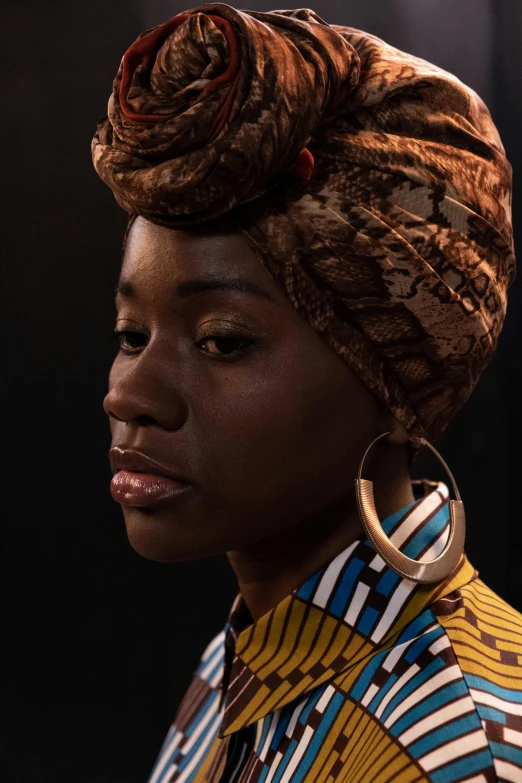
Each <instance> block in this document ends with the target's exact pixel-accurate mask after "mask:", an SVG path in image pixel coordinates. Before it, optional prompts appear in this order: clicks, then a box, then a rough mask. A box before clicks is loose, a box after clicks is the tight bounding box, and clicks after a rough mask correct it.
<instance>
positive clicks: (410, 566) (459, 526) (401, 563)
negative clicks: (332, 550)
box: [355, 431, 466, 584]
mask: <svg viewBox="0 0 522 783" xmlns="http://www.w3.org/2000/svg"><path fill="white" fill-rule="evenodd" d="M391 432H392V431H390V432H383V433H382V435H379V436H378V437H377V438H375V440H373V441H372V442H371V443H370V445H369V446H368V448H367V449H366V451H365V452H364V456H363V458H362V460H361V464H360V465H359V473H358V475H357V478H356V479H355V497H356V499H357V508H358V511H359V517H360V519H361V522H362V525H363V527H364V530H365V532H366V535H367V536H368V538H369V539H370V541H371V542H372V544H373V546H374V548H375V550H376V551H377V553H378V554H379V555H380V556H381V557H382V559H383V560H384V562H385V563H386V564H387V565H389V566H390V568H393V570H394V571H396V572H397V573H398V574H400V575H401V576H403V577H405V578H406V579H411V580H412V581H414V582H420V583H422V584H428V583H430V582H440V581H441V580H443V579H445V578H446V577H448V576H449V575H450V574H451V573H452V572H453V570H454V569H455V567H456V565H457V563H458V562H459V560H460V556H461V554H462V552H463V549H464V539H465V536H466V516H465V513H464V504H463V502H462V500H461V499H460V494H459V490H458V488H457V484H456V482H455V479H454V478H453V475H452V473H451V471H450V469H449V468H448V466H447V464H446V462H445V461H444V459H443V458H442V456H441V455H440V454H439V452H438V451H437V450H436V449H435V448H434V446H432V445H431V443H428V441H427V440H424V438H419V439H418V441H419V442H420V443H421V445H423V446H428V448H429V449H431V451H432V452H433V453H434V454H435V456H436V457H438V458H439V460H440V461H441V463H442V465H443V466H444V468H445V470H446V472H447V474H448V476H449V478H450V479H451V483H452V485H453V490H454V492H455V495H456V498H457V499H456V500H450V501H449V511H450V531H449V536H448V541H447V543H446V547H445V548H444V550H443V551H442V552H441V553H440V555H439V556H438V557H436V558H435V559H434V560H430V561H429V562H427V563H421V562H419V561H418V560H413V559H412V558H410V557H407V556H406V555H404V554H403V553H402V552H401V551H400V550H399V549H397V548H396V547H395V546H394V545H393V544H392V543H391V541H390V539H389V538H388V536H387V535H386V533H385V532H384V530H383V529H382V526H381V522H380V520H379V517H378V516H377V510H376V508H375V499H374V495H373V481H370V480H368V479H363V478H361V475H362V470H363V466H364V462H365V460H366V457H367V455H368V452H369V451H370V449H371V447H372V446H373V444H374V443H376V442H377V441H378V440H380V439H381V438H384V437H385V436H386V435H390V434H391Z"/></svg>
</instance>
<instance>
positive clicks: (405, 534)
mask: <svg viewBox="0 0 522 783" xmlns="http://www.w3.org/2000/svg"><path fill="white" fill-rule="evenodd" d="M443 505H444V500H443V499H442V498H441V496H440V493H439V492H437V490H434V491H433V492H430V494H429V495H426V497H425V498H422V500H421V502H420V503H419V505H418V506H417V507H416V508H414V509H413V510H412V512H411V514H410V515H409V516H408V517H406V519H404V520H403V521H402V522H401V523H400V524H399V526H398V527H397V529H396V530H395V532H394V533H392V534H391V536H390V541H391V542H392V544H393V545H394V546H396V547H397V549H400V547H401V545H402V544H404V542H405V541H406V539H407V538H409V537H410V535H411V534H412V533H413V532H414V531H415V530H416V529H417V528H418V527H419V526H420V525H422V523H423V522H424V521H425V520H426V518H427V517H429V516H430V515H431V514H433V512H434V511H435V510H436V509H437V508H439V507H440V506H443ZM419 562H421V561H419Z"/></svg>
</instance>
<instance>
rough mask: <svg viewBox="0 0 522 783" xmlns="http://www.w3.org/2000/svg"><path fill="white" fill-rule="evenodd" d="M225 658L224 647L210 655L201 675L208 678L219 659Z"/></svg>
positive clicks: (202, 677)
mask: <svg viewBox="0 0 522 783" xmlns="http://www.w3.org/2000/svg"><path fill="white" fill-rule="evenodd" d="M224 658H225V653H224V650H223V649H220V650H216V651H215V652H214V653H213V654H212V655H210V656H209V658H208V661H207V663H206V665H205V666H204V667H203V669H202V670H201V673H200V675H199V676H200V677H201V679H202V680H206V679H207V677H208V675H209V674H210V672H211V671H212V669H213V668H214V666H216V665H217V663H218V661H219V660H220V659H221V660H222V661H223V660H224Z"/></svg>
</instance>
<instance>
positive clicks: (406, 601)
mask: <svg viewBox="0 0 522 783" xmlns="http://www.w3.org/2000/svg"><path fill="white" fill-rule="evenodd" d="M412 483H413V488H414V492H415V495H416V496H417V495H419V494H421V497H418V498H417V499H416V500H414V501H413V502H412V503H410V504H408V505H407V506H404V507H403V508H402V509H400V510H399V511H397V512H396V513H395V514H392V515H391V516H389V517H387V518H386V519H384V520H382V521H381V524H382V527H383V529H384V531H385V533H386V534H387V535H388V536H389V537H390V539H391V541H392V543H393V544H394V545H395V546H396V547H398V548H399V549H400V551H401V552H404V554H406V555H407V556H408V557H412V558H414V559H415V560H433V559H434V558H435V557H437V556H438V555H439V554H440V552H441V551H442V550H443V549H444V546H445V545H446V541H447V537H448V535H449V503H448V501H449V490H448V487H447V486H446V484H444V483H442V482H432V481H427V480H425V479H423V480H420V481H414V482H412ZM476 575H477V572H476V571H475V569H474V568H473V566H472V565H471V563H470V562H469V561H468V559H467V557H466V555H465V554H464V553H463V554H462V556H461V558H460V561H459V564H458V566H457V568H456V569H455V571H454V572H453V574H451V575H450V576H449V577H447V578H446V579H445V580H444V581H442V582H437V583H433V584H419V583H417V582H414V581H412V580H409V579H405V578H403V577H401V576H400V575H398V574H397V573H396V572H395V571H394V570H393V569H392V568H390V567H389V566H387V565H386V564H385V563H384V561H383V560H382V558H381V557H380V556H379V555H378V554H377V553H376V552H375V549H374V547H373V545H372V543H371V541H370V540H369V539H367V538H365V537H364V536H362V537H360V538H359V539H357V540H356V541H355V542H353V543H352V544H351V545H350V546H349V547H347V548H346V549H344V550H343V551H342V552H341V553H340V554H339V555H337V556H336V557H335V558H334V559H333V560H332V561H331V562H330V563H328V564H326V565H325V566H323V567H322V568H321V569H319V570H318V571H317V572H316V573H315V574H313V576H311V577H310V578H309V579H307V580H306V582H304V584H302V585H301V586H300V587H298V588H296V589H295V590H294V591H293V592H292V593H291V594H290V595H289V596H287V597H286V598H285V599H283V600H282V601H281V602H280V603H279V604H277V606H275V607H274V608H273V609H272V610H270V611H269V612H268V613H267V614H265V615H263V616H262V617H261V618H259V620H257V622H253V620H252V616H251V615H250V612H249V610H248V608H247V606H246V604H245V602H244V600H243V598H242V596H241V593H239V594H238V595H237V596H236V599H235V600H234V603H233V605H232V608H231V610H230V613H229V617H228V620H227V623H226V625H225V664H224V676H223V683H222V688H223V692H222V696H221V706H224V714H223V720H222V724H221V727H220V732H219V736H220V737H225V736H227V735H229V734H231V733H233V732H235V731H238V730H239V729H241V728H243V727H244V726H247V725H249V724H251V723H253V722H254V721H257V720H260V719H261V718H263V717H265V716H266V715H268V714H269V713H270V712H273V711H274V710H276V709H279V708H280V707H283V706H284V705H285V704H288V703H290V702H291V701H293V700H294V699H296V698H298V697H299V696H302V695H303V694H305V693H307V692H308V691H310V690H312V689H313V688H316V687H317V686H318V685H320V684H322V683H325V682H327V681H328V680H331V679H333V678H334V677H336V676H338V675H339V674H341V673H342V672H344V671H346V670H348V669H351V668H352V667H353V666H357V665H360V664H361V662H362V661H364V660H365V659H366V658H367V657H368V656H369V655H370V654H371V653H372V652H373V651H374V650H375V649H376V648H377V647H379V648H386V647H389V646H392V645H393V643H394V641H395V639H396V638H397V636H398V635H399V633H400V631H401V629H402V628H403V627H404V626H405V625H406V624H407V623H409V622H410V621H411V620H412V619H413V618H414V617H415V616H416V615H418V614H419V613H420V612H421V611H422V610H423V609H424V608H425V607H426V606H428V605H429V604H431V603H433V602H434V601H435V600H437V599H439V598H442V597H443V596H445V595H447V594H448V593H451V592H452V591H453V590H455V589H457V588H458V587H461V586H462V585H464V584H467V583H468V582H469V581H471V579H473V578H474V577H475V576H476Z"/></svg>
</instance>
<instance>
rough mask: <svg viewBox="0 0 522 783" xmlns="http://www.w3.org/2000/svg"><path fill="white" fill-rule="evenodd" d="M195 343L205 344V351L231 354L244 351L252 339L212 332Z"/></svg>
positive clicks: (225, 354)
mask: <svg viewBox="0 0 522 783" xmlns="http://www.w3.org/2000/svg"><path fill="white" fill-rule="evenodd" d="M197 344H198V346H202V345H204V344H206V345H207V347H206V348H204V349H203V350H204V351H205V352H206V353H211V354H214V355H215V356H231V355H233V354H238V353H243V352H244V351H246V350H247V349H248V348H249V347H250V345H252V340H250V339H249V338H247V337H244V336H243V335H234V334H213V335H209V336H208V337H204V338H203V339H202V340H199V342H198V343H197Z"/></svg>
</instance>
